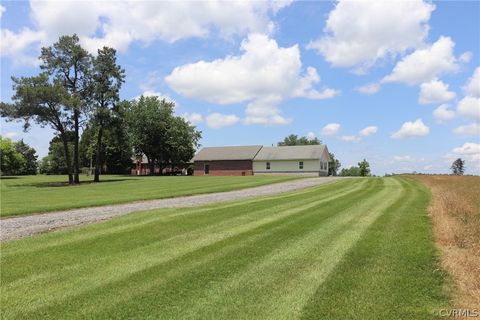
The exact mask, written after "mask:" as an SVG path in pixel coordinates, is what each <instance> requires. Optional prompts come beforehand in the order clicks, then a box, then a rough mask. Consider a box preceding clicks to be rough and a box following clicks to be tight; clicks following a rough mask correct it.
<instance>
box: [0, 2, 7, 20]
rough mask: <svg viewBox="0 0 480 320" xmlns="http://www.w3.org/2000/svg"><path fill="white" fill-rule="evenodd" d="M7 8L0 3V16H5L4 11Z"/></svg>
mask: <svg viewBox="0 0 480 320" xmlns="http://www.w3.org/2000/svg"><path fill="white" fill-rule="evenodd" d="M6 10H7V9H5V7H4V6H2V5H1V4H0V18H1V17H2V16H3V13H4V12H5V11H6Z"/></svg>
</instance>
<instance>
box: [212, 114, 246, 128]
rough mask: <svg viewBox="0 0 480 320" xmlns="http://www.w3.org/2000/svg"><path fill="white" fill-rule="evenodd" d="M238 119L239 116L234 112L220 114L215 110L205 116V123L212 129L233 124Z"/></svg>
mask: <svg viewBox="0 0 480 320" xmlns="http://www.w3.org/2000/svg"><path fill="white" fill-rule="evenodd" d="M239 121H240V118H239V117H237V116H236V115H234V114H220V113H217V112H215V113H212V114H210V115H209V116H207V125H208V126H209V127H210V128H214V129H218V128H223V127H229V126H233V125H234V124H236V123H238V122H239Z"/></svg>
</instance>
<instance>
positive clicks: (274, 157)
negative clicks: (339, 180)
mask: <svg viewBox="0 0 480 320" xmlns="http://www.w3.org/2000/svg"><path fill="white" fill-rule="evenodd" d="M328 160H329V154H328V149H327V146H326V145H308V146H282V147H263V148H262V149H261V150H260V151H259V152H258V153H257V155H256V156H255V158H254V159H253V174H254V175H271V174H277V175H285V174H301V175H311V176H328Z"/></svg>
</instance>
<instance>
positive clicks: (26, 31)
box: [0, 28, 45, 66]
mask: <svg viewBox="0 0 480 320" xmlns="http://www.w3.org/2000/svg"><path fill="white" fill-rule="evenodd" d="M0 38H1V39H2V41H0V55H1V56H2V57H8V58H10V59H12V61H13V62H14V64H16V65H34V66H35V65H38V64H39V62H40V61H39V60H38V53H39V43H40V42H41V41H43V40H44V39H45V33H43V32H37V31H33V30H32V29H30V28H23V29H21V30H20V31H18V32H12V31H10V30H8V29H1V30H0ZM32 52H33V53H32Z"/></svg>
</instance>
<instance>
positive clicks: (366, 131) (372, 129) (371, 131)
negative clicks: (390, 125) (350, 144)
mask: <svg viewBox="0 0 480 320" xmlns="http://www.w3.org/2000/svg"><path fill="white" fill-rule="evenodd" d="M377 131H378V128H377V127H375V126H369V127H366V128H363V129H362V130H360V132H359V134H360V135H361V136H363V137H366V136H369V135H371V134H374V133H376V132H377Z"/></svg>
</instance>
